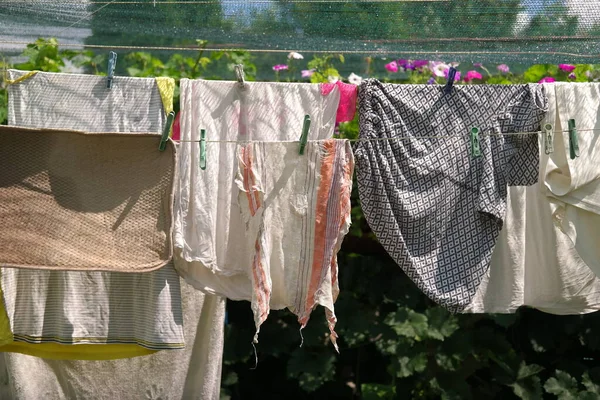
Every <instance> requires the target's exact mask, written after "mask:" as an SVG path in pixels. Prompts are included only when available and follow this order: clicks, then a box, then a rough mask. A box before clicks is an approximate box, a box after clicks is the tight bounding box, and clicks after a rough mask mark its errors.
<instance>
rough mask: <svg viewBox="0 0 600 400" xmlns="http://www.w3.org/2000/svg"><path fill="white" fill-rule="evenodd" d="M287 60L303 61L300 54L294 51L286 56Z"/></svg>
mask: <svg viewBox="0 0 600 400" xmlns="http://www.w3.org/2000/svg"><path fill="white" fill-rule="evenodd" d="M288 59H289V60H291V59H294V60H304V56H303V55H302V54H300V53H296V52H295V51H292V52H291V53H290V54H288Z"/></svg>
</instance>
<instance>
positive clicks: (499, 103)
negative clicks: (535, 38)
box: [355, 80, 547, 312]
mask: <svg viewBox="0 0 600 400" xmlns="http://www.w3.org/2000/svg"><path fill="white" fill-rule="evenodd" d="M546 102H547V101H546V98H545V96H544V94H543V89H542V87H541V85H502V86H500V85H497V86H494V85H489V86H460V87H454V88H453V89H452V92H451V93H450V94H444V91H443V88H442V87H440V86H429V85H394V84H384V83H380V82H379V81H377V80H368V81H366V82H365V83H364V84H363V85H362V86H361V87H360V91H359V105H358V107H359V118H360V138H361V139H386V138H398V139H397V140H369V141H359V142H358V144H357V147H356V149H355V157H356V164H357V179H358V188H359V196H360V201H361V205H362V208H363V211H364V214H365V217H366V219H367V221H368V223H369V225H370V227H371V229H372V230H373V232H374V233H375V234H376V236H377V238H378V239H379V241H380V242H381V244H382V245H383V246H384V248H385V249H386V250H387V252H388V253H389V254H390V255H391V256H392V258H393V259H394V260H395V261H396V262H397V263H398V264H399V265H400V267H401V268H402V269H403V270H404V271H405V273H406V274H407V275H408V276H409V277H410V278H411V279H412V280H413V281H414V282H415V283H416V284H417V286H418V287H419V288H420V289H421V290H422V291H423V292H424V293H425V294H426V295H427V296H429V297H430V298H431V299H432V300H434V301H435V302H437V303H439V304H440V305H442V306H444V307H446V308H447V309H449V310H450V311H453V312H460V311H462V310H463V309H464V308H465V307H466V306H467V305H468V304H469V303H470V301H471V299H472V297H473V296H474V294H475V292H476V290H477V287H478V285H479V283H480V282H481V279H482V276H483V275H484V274H485V272H486V271H487V269H488V267H489V263H490V260H491V255H492V251H493V248H494V244H495V241H496V238H497V237H498V234H499V232H500V229H501V228H502V220H503V218H504V214H505V212H506V193H507V185H532V184H535V183H536V182H537V177H538V165H539V156H538V139H537V135H497V134H498V133H515V132H532V131H537V130H538V129H539V124H540V122H541V120H542V118H543V115H544V113H545V109H546ZM472 127H478V128H479V129H480V140H481V143H480V146H481V156H480V157H474V156H472V155H471V150H470V138H469V135H468V133H469V132H470V130H471V128H472ZM434 136H439V137H434Z"/></svg>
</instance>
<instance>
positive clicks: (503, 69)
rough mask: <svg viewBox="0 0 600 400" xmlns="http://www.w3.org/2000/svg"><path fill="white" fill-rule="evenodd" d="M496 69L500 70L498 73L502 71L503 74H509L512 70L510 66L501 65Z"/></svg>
mask: <svg viewBox="0 0 600 400" xmlns="http://www.w3.org/2000/svg"><path fill="white" fill-rule="evenodd" d="M496 68H498V71H500V72H501V73H503V74H508V72H509V71H510V68H508V65H506V64H500V65H498V66H497V67H496Z"/></svg>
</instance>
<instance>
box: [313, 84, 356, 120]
mask: <svg viewBox="0 0 600 400" xmlns="http://www.w3.org/2000/svg"><path fill="white" fill-rule="evenodd" d="M335 87H337V88H338V89H339V91H340V104H339V106H338V110H337V113H336V117H335V123H336V124H339V123H341V122H349V121H352V120H353V119H354V116H355V115H356V99H357V96H358V86H356V85H352V84H349V83H344V82H342V81H337V82H335V83H322V84H321V93H323V95H324V96H327V95H328V94H329V93H331V91H332V90H333V89H334V88H335Z"/></svg>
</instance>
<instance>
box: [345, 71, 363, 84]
mask: <svg viewBox="0 0 600 400" xmlns="http://www.w3.org/2000/svg"><path fill="white" fill-rule="evenodd" d="M348 82H350V83H351V84H353V85H357V86H358V85H360V83H361V82H362V78H361V77H360V76H358V75H356V74H355V73H354V72H353V73H351V74H350V76H348Z"/></svg>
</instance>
